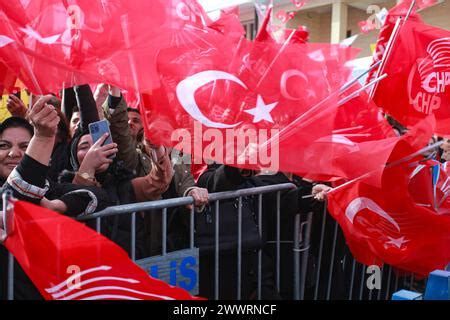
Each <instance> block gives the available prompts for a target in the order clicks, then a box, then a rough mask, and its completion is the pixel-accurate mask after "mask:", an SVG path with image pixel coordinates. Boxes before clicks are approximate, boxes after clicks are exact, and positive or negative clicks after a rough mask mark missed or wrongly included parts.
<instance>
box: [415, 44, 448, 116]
mask: <svg viewBox="0 0 450 320" xmlns="http://www.w3.org/2000/svg"><path fill="white" fill-rule="evenodd" d="M426 51H427V53H428V55H427V56H426V57H424V58H421V59H418V60H417V62H416V64H414V66H413V68H412V69H411V72H410V74H409V78H408V94H409V103H410V104H411V105H412V106H413V107H414V109H415V110H417V111H418V112H422V113H424V114H431V113H433V112H434V111H436V110H438V109H439V108H440V107H441V105H442V103H443V100H444V99H443V96H444V95H445V94H448V93H449V92H450V87H449V86H450V38H441V39H436V40H433V41H431V42H430V43H429V44H428V47H427V50H426Z"/></svg>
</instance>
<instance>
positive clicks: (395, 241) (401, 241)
mask: <svg viewBox="0 0 450 320" xmlns="http://www.w3.org/2000/svg"><path fill="white" fill-rule="evenodd" d="M388 238H389V241H388V242H386V244H392V245H394V246H396V247H397V248H399V249H400V248H401V247H402V245H403V244H404V243H406V242H409V240H405V237H400V238H398V239H396V238H392V237H389V236H388Z"/></svg>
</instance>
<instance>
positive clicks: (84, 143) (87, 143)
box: [77, 134, 109, 173]
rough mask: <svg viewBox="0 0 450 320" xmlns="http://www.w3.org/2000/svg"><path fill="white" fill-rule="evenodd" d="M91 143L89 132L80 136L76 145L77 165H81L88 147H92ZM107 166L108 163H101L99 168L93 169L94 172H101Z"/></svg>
mask: <svg viewBox="0 0 450 320" xmlns="http://www.w3.org/2000/svg"><path fill="white" fill-rule="evenodd" d="M93 144H94V143H93V141H92V137H91V135H90V134H85V135H84V136H82V137H81V138H80V141H78V146H77V160H78V164H79V165H81V163H82V162H83V160H84V158H85V157H86V154H87V152H88V151H89V149H90V148H91V147H92V145H93ZM108 168H109V164H103V165H102V166H100V167H99V168H95V171H96V173H101V172H104V171H106V170H108Z"/></svg>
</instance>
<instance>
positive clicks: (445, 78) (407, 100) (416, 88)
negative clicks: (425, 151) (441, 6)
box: [374, 21, 450, 135]
mask: <svg viewBox="0 0 450 320" xmlns="http://www.w3.org/2000/svg"><path fill="white" fill-rule="evenodd" d="M384 73H386V74H388V77H387V78H386V79H384V80H382V81H380V83H379V84H378V88H377V90H376V92H375V94H374V101H375V103H376V104H377V105H378V106H380V107H382V108H383V109H384V110H385V111H386V112H387V113H389V114H390V115H391V116H393V117H394V118H395V119H396V120H397V121H399V122H401V123H402V124H403V125H405V126H410V125H413V124H415V123H417V122H418V121H419V120H420V119H423V118H425V117H427V116H428V115H430V114H433V115H434V116H435V118H436V133H437V134H440V135H448V134H450V32H449V31H448V30H444V29H440V28H436V27H433V26H429V25H426V24H424V23H420V22H415V21H406V22H405V24H404V25H403V26H402V27H401V30H400V32H399V34H398V37H397V39H396V41H395V44H394V46H393V48H392V53H391V55H390V57H389V59H388V60H387V62H386V66H385V68H384Z"/></svg>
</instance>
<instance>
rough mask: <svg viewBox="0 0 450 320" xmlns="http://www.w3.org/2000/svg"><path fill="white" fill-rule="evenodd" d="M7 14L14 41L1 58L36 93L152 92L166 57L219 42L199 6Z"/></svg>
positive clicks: (43, 7)
mask: <svg viewBox="0 0 450 320" xmlns="http://www.w3.org/2000/svg"><path fill="white" fill-rule="evenodd" d="M17 12H24V13H26V14H24V15H23V16H21V17H20V16H19V17H18V15H17ZM0 14H1V17H0V37H6V38H7V39H9V40H8V41H10V42H9V43H8V45H7V46H4V47H3V48H2V57H1V59H2V61H3V62H4V63H5V64H6V65H7V66H8V67H9V68H10V69H12V70H13V71H14V72H15V73H16V75H18V76H19V78H20V79H21V80H23V81H24V83H25V84H26V85H27V86H28V87H29V89H30V90H31V91H33V92H57V91H58V90H59V89H61V87H62V85H63V84H64V85H65V86H71V85H74V84H80V83H89V82H94V83H98V82H104V83H110V84H113V85H116V86H119V87H121V88H124V89H133V90H137V91H141V92H143V91H149V90H151V89H152V88H153V87H157V86H158V77H157V75H156V73H155V70H154V66H155V59H156V56H157V54H158V52H159V50H161V49H162V48H166V47H173V46H177V45H178V44H180V43H182V44H185V43H192V44H193V45H195V43H196V42H202V41H203V42H211V41H212V40H211V39H204V38H203V35H204V33H205V30H206V29H207V27H206V23H207V19H206V14H205V13H204V11H203V9H202V8H201V6H200V5H199V4H198V3H197V2H196V1H194V0H170V1H163V0H154V1H144V0H140V1H133V2H130V1H124V0H120V1H114V2H105V1H89V0H80V1H77V2H76V4H70V5H69V4H68V3H67V1H63V0H44V1H40V2H39V5H32V4H29V3H28V2H20V3H16V2H15V3H14V4H11V3H8V4H5V6H3V7H2V11H1V12H0ZM208 31H209V32H210V33H212V32H213V31H215V30H213V29H208ZM216 32H217V31H216ZM6 38H5V39H6Z"/></svg>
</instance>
